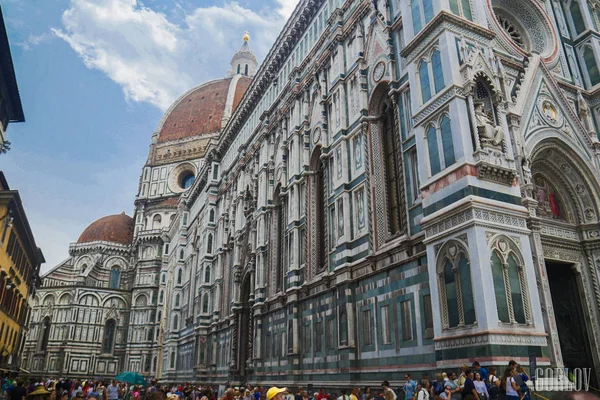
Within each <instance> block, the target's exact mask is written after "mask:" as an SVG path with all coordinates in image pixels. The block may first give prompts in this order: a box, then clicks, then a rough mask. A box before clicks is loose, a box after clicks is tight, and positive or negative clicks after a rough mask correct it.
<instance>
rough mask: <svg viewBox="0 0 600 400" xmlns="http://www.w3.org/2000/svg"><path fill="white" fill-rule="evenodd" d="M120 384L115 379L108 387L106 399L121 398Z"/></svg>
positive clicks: (115, 399) (116, 399) (114, 399)
mask: <svg viewBox="0 0 600 400" xmlns="http://www.w3.org/2000/svg"><path fill="white" fill-rule="evenodd" d="M119 390H120V389H119V385H117V381H115V380H114V379H113V380H112V382H111V383H110V385H108V386H107V387H106V399H107V400H118V399H119Z"/></svg>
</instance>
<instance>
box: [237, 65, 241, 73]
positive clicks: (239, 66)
mask: <svg viewBox="0 0 600 400" xmlns="http://www.w3.org/2000/svg"><path fill="white" fill-rule="evenodd" d="M240 72H242V66H241V65H240V64H238V67H237V73H238V74H239V73H240Z"/></svg>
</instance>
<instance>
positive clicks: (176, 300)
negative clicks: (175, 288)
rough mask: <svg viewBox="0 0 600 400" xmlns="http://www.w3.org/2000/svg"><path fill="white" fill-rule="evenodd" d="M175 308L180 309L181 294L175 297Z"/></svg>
mask: <svg viewBox="0 0 600 400" xmlns="http://www.w3.org/2000/svg"><path fill="white" fill-rule="evenodd" d="M175 307H179V293H177V294H176V295H175Z"/></svg>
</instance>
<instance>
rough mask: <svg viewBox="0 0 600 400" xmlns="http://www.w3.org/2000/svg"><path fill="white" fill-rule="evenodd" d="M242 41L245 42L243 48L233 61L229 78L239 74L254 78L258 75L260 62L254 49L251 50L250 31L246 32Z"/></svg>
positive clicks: (228, 74) (234, 56)
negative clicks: (257, 69)
mask: <svg viewBox="0 0 600 400" xmlns="http://www.w3.org/2000/svg"><path fill="white" fill-rule="evenodd" d="M242 40H243V41H244V43H242V47H240V49H239V50H238V51H237V52H236V53H235V54H234V55H233V57H232V59H231V69H230V70H229V71H228V72H227V76H228V77H229V76H233V75H238V74H239V75H245V76H250V77H253V76H254V74H256V68H257V67H258V62H257V61H256V57H255V56H254V53H253V52H252V49H250V43H249V42H250V34H249V33H248V31H246V32H244V36H243V37H242Z"/></svg>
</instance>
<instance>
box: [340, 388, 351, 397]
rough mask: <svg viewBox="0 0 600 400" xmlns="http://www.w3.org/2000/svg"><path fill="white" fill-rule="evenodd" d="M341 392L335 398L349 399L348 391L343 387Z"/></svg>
mask: <svg viewBox="0 0 600 400" xmlns="http://www.w3.org/2000/svg"><path fill="white" fill-rule="evenodd" d="M341 392H342V394H341V395H340V397H338V398H337V400H350V396H348V391H347V390H346V389H345V388H344V389H342V390H341Z"/></svg>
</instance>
